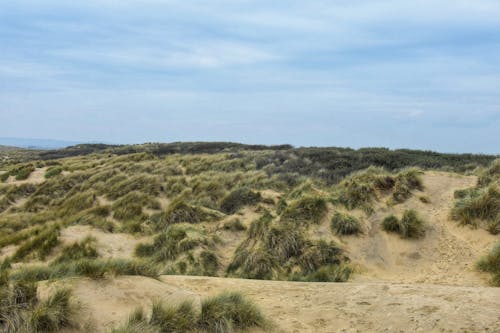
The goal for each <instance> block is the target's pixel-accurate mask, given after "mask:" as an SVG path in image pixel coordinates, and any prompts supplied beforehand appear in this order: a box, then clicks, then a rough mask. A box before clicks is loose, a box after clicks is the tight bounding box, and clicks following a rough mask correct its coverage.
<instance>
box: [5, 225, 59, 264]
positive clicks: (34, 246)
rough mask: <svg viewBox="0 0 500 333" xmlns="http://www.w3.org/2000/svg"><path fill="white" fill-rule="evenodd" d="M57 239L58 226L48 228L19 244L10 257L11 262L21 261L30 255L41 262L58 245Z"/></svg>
mask: <svg viewBox="0 0 500 333" xmlns="http://www.w3.org/2000/svg"><path fill="white" fill-rule="evenodd" d="M58 238H59V226H57V225H56V226H55V227H48V228H46V229H45V230H44V231H42V232H40V233H39V234H38V235H36V236H34V237H33V238H32V239H30V240H28V241H26V242H24V243H23V244H21V246H19V248H18V249H17V250H16V252H14V254H13V255H12V261H13V262H17V261H21V260H23V259H24V258H26V257H27V256H28V255H30V254H31V253H36V254H37V257H38V258H39V259H42V260H43V259H45V257H46V256H47V255H48V254H50V252H51V251H52V249H53V248H54V247H56V246H57V245H58V244H59V240H58Z"/></svg>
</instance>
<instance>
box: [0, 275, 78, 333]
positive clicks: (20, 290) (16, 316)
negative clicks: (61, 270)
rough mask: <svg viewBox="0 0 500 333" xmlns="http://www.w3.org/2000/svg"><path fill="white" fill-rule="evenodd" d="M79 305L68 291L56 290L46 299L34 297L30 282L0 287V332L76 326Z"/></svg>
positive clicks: (36, 332)
mask: <svg viewBox="0 0 500 333" xmlns="http://www.w3.org/2000/svg"><path fill="white" fill-rule="evenodd" d="M77 311H78V306H77V305H76V302H75V301H74V300H73V298H72V296H71V290H69V289H59V290H57V291H55V292H54V293H53V294H51V295H49V297H48V298H47V299H45V300H39V299H38V297H37V286H36V285H35V284H33V283H24V282H16V283H14V284H13V285H3V286H0V331H1V332H8V333H10V332H12V333H14V332H16V333H50V332H58V331H59V330H61V329H63V328H69V327H76V320H75V319H76V318H75V315H76V313H77Z"/></svg>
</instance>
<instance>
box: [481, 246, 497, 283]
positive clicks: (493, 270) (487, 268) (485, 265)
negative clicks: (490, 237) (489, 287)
mask: <svg viewBox="0 0 500 333" xmlns="http://www.w3.org/2000/svg"><path fill="white" fill-rule="evenodd" d="M477 268H478V269H479V270H480V271H483V272H488V273H490V274H491V275H492V280H491V283H492V284H493V285H494V286H496V287H500V243H497V244H496V245H495V246H494V247H493V249H492V250H491V252H490V253H489V254H488V255H486V256H484V257H483V258H481V259H480V260H479V261H478V262H477Z"/></svg>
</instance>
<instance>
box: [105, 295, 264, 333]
mask: <svg viewBox="0 0 500 333" xmlns="http://www.w3.org/2000/svg"><path fill="white" fill-rule="evenodd" d="M269 326H270V322H269V321H268V320H267V319H266V318H265V317H264V315H263V314H262V313H261V311H260V310H259V308H258V307H257V306H256V305H255V304H254V303H253V302H251V301H250V300H248V299H247V298H246V297H244V296H242V295H241V294H240V293H236V292H225V293H222V294H219V295H216V296H213V297H211V298H207V299H204V300H202V303H201V309H200V310H196V309H195V307H194V305H193V303H192V302H190V301H184V302H182V303H180V304H178V305H172V304H166V303H164V302H162V301H159V300H157V301H155V302H153V305H152V308H151V316H150V317H149V318H148V317H147V315H146V313H145V311H144V310H143V309H142V308H138V309H136V310H135V311H134V312H133V313H132V314H131V315H130V316H129V319H128V320H127V322H126V324H125V325H123V326H121V327H119V328H117V329H114V330H112V332H113V333H137V332H142V333H150V332H151V333H152V332H155V333H157V332H178V333H182V332H186V333H187V332H217V333H230V332H235V331H239V330H246V329H249V328H253V327H259V328H263V329H267V328H268V327H269Z"/></svg>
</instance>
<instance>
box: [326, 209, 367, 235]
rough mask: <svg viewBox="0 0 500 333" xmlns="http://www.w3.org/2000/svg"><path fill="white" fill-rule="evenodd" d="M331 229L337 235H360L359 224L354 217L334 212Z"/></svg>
mask: <svg viewBox="0 0 500 333" xmlns="http://www.w3.org/2000/svg"><path fill="white" fill-rule="evenodd" d="M331 228H332V230H333V231H334V232H335V233H336V234H337V235H356V234H359V233H361V232H362V231H361V224H360V223H359V221H358V219H356V218H355V217H354V216H352V215H349V214H345V213H340V212H335V214H334V215H333V217H332V221H331Z"/></svg>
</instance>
